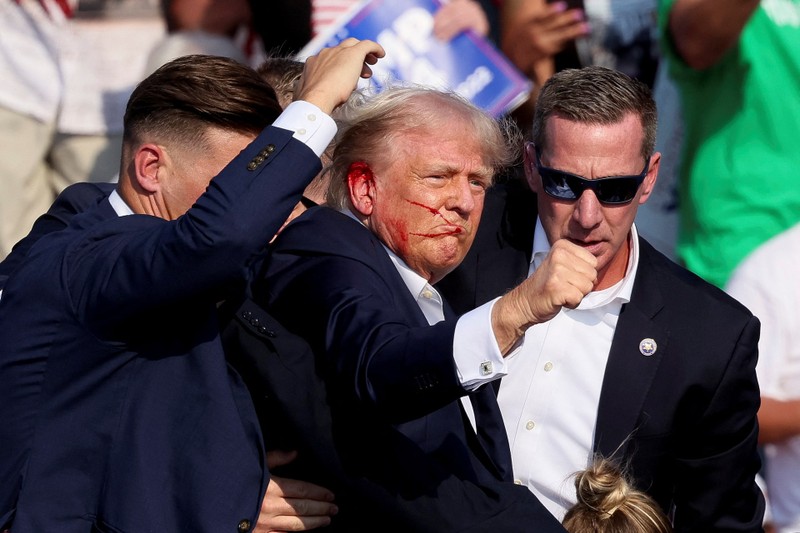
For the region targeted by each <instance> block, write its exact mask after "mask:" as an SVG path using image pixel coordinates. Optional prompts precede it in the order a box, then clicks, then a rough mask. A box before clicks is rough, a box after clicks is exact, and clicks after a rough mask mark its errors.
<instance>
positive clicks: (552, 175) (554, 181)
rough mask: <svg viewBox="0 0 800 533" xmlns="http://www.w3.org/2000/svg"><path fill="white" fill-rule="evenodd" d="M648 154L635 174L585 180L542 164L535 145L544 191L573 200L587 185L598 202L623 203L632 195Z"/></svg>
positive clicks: (644, 170)
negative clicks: (639, 170) (638, 171)
mask: <svg viewBox="0 0 800 533" xmlns="http://www.w3.org/2000/svg"><path fill="white" fill-rule="evenodd" d="M649 166H650V158H649V157H648V158H647V160H646V161H645V162H644V169H643V170H642V172H641V174H639V175H638V176H610V177H607V178H597V179H593V180H589V179H586V178H584V177H583V176H578V175H576V174H572V173H570V172H565V171H563V170H557V169H555V168H550V167H546V166H544V165H542V161H541V158H540V154H539V147H538V146H537V147H536V170H538V171H539V176H540V177H541V178H542V186H543V187H544V192H546V193H547V194H548V195H549V196H552V197H553V198H557V199H559V200H577V199H578V198H580V197H581V194H583V191H585V190H586V189H591V190H592V192H593V193H594V194H595V196H597V199H598V200H599V201H600V203H602V204H608V205H624V204H628V203H630V202H631V200H633V197H634V196H636V191H638V190H639V186H640V185H641V184H642V181H644V178H645V176H647V170H648V167H649Z"/></svg>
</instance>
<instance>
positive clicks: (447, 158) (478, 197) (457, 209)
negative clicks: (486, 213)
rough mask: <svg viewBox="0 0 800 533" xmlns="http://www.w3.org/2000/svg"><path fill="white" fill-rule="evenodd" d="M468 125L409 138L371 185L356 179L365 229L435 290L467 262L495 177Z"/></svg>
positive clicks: (376, 169)
mask: <svg viewBox="0 0 800 533" xmlns="http://www.w3.org/2000/svg"><path fill="white" fill-rule="evenodd" d="M482 153H483V151H482V149H481V146H480V143H479V142H478V140H477V139H475V136H474V134H472V133H471V130H470V128H468V127H466V125H458V124H450V125H449V126H448V128H447V133H445V132H444V131H443V130H442V129H441V128H434V127H431V128H430V129H429V130H427V131H423V132H414V133H406V134H404V135H400V136H398V137H397V139H396V140H395V141H393V144H392V148H391V154H387V156H386V157H385V158H383V159H385V161H375V162H372V163H371V166H370V168H369V170H370V173H369V176H368V177H367V178H358V176H355V177H354V176H353V173H351V175H350V179H349V184H350V190H351V200H352V201H353V205H354V206H355V207H356V210H357V211H359V212H360V213H361V214H362V215H364V216H365V224H366V225H367V226H368V227H369V228H370V229H372V231H374V232H375V233H376V234H377V235H378V237H379V238H380V239H381V241H383V243H384V244H385V245H386V246H387V247H388V248H389V249H390V250H392V251H393V252H394V253H395V254H397V255H398V256H399V257H400V258H401V259H403V261H404V262H405V263H406V264H407V265H408V266H409V267H410V268H411V269H412V270H414V271H415V272H416V273H418V274H419V275H421V276H422V277H423V278H425V279H427V280H429V281H430V282H431V283H435V282H436V281H438V280H439V279H441V278H442V277H443V276H444V275H445V274H447V273H448V272H450V271H451V270H453V269H454V268H455V267H456V266H458V264H459V263H461V261H462V260H463V259H464V256H465V255H466V253H467V251H468V250H469V247H470V245H472V241H473V240H474V238H475V231H476V230H477V227H478V222H479V221H480V217H481V212H482V210H483V200H484V195H485V193H486V188H487V187H488V185H489V184H490V182H491V178H492V172H491V170H490V169H489V168H487V167H486V166H485V165H484V163H483V159H482V156H481V154H482Z"/></svg>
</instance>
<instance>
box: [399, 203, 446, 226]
mask: <svg viewBox="0 0 800 533" xmlns="http://www.w3.org/2000/svg"><path fill="white" fill-rule="evenodd" d="M406 202H408V203H410V204H411V205H416V206H417V207H421V208H422V209H424V210H426V211H429V212H430V213H431V214H432V215H433V216H438V217H439V218H441V219H442V220H444V221H445V222H447V223H448V224H450V223H451V222H450V221H449V220H447V219H446V218H445V217H444V215H443V214H441V213H440V212H439V210H438V209H434V208H433V207H431V206H429V205H425V204H422V203H419V202H414V201H413V200H406Z"/></svg>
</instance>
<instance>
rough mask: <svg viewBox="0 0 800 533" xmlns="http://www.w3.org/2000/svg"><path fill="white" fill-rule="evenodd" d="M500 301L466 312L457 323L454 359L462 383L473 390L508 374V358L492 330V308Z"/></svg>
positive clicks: (493, 301)
mask: <svg viewBox="0 0 800 533" xmlns="http://www.w3.org/2000/svg"><path fill="white" fill-rule="evenodd" d="M497 300H499V298H495V299H494V300H492V301H490V302H487V303H485V304H483V305H482V306H480V307H478V308H477V309H473V310H472V311H470V312H468V313H465V314H463V315H462V316H461V318H459V319H458V322H457V323H456V331H455V336H454V338H453V359H455V362H456V369H457V370H458V377H459V379H460V380H461V385H462V386H463V387H464V388H465V389H466V390H469V391H473V390H475V389H477V388H478V387H480V386H481V385H483V384H485V383H488V382H490V381H494V380H495V379H497V378H499V377H502V376H505V375H506V373H507V369H506V360H505V358H504V357H503V354H501V353H500V347H499V346H498V345H497V339H495V336H494V331H493V330H492V308H493V307H494V304H495V302H496V301H497Z"/></svg>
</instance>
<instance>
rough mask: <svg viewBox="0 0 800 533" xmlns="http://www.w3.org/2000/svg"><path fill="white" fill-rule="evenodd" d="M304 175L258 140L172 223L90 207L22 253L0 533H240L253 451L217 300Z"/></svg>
mask: <svg viewBox="0 0 800 533" xmlns="http://www.w3.org/2000/svg"><path fill="white" fill-rule="evenodd" d="M268 145H273V147H274V151H272V152H271V154H270V155H269V157H268V158H267V159H266V160H265V161H263V163H261V164H258V165H255V168H253V165H249V166H248V163H250V162H252V161H253V160H254V158H255V156H256V155H258V153H259V152H261V151H262V150H263V149H264V148H265V147H266V146H268ZM256 161H258V160H256ZM319 168H320V163H319V159H318V158H317V157H316V156H315V155H314V154H313V152H312V151H311V150H310V149H309V148H308V147H306V146H305V145H303V144H302V143H299V142H298V141H295V140H293V139H292V138H291V132H288V131H285V130H281V129H279V128H272V127H269V128H267V129H265V130H264V132H262V134H261V135H260V136H259V137H258V138H257V139H256V140H255V141H254V142H253V143H252V144H251V145H250V146H248V147H247V148H246V149H245V150H244V151H243V152H242V153H241V154H240V155H239V156H237V157H236V158H235V159H234V160H233V161H232V162H231V163H230V164H229V165H228V166H227V167H226V168H225V169H224V170H223V171H222V172H221V173H220V175H219V176H217V177H216V178H214V180H212V182H211V184H210V185H209V187H208V190H207V191H206V193H205V194H204V195H203V196H201V197H200V199H199V200H198V201H197V203H196V204H195V205H194V206H193V207H192V208H191V209H190V210H189V211H188V212H187V213H186V215H184V216H182V217H180V218H179V219H178V220H176V221H165V220H162V219H159V218H155V217H150V216H142V215H131V216H126V217H118V216H117V215H116V214H115V213H114V211H113V209H112V208H111V205H110V204H109V203H108V200H103V201H101V202H100V203H99V204H98V205H97V206H95V207H92V208H90V209H89V210H87V211H86V212H85V213H82V214H80V215H76V216H75V217H74V218H73V219H72V221H71V224H70V226H69V227H68V228H66V229H64V230H63V231H56V232H52V233H50V234H48V235H46V236H44V237H42V238H41V239H40V240H39V241H38V242H36V243H35V244H34V245H33V246H32V247H31V249H30V250H29V252H28V253H27V255H26V257H25V261H24V262H22V264H21V265H20V266H19V267H17V268H16V269H15V270H14V271H13V272H12V273H11V275H10V277H9V278H8V280H7V281H6V283H5V286H4V289H3V295H2V298H1V299H0V383H2V386H0V443H1V444H0V446H1V447H2V450H3V453H2V454H0V479H1V480H2V483H0V524H8V523H11V524H12V530H13V531H14V532H15V533H26V532H34V531H36V532H39V531H59V532H72V531H132V532H133V531H137V532H138V531H156V530H158V531H208V532H213V533H217V532H220V531H228V530H229V531H234V530H236V529H237V528H241V529H242V530H246V529H248V528H249V527H250V526H251V525H254V524H255V521H256V518H257V516H258V513H259V509H260V503H261V499H262V497H263V494H264V491H265V489H266V484H267V481H268V473H267V471H266V468H265V465H264V449H263V444H262V439H261V433H260V430H259V427H258V421H257V419H256V415H255V413H254V410H253V404H252V401H251V399H250V397H249V394H248V392H247V390H246V388H245V387H244V385H243V383H242V381H241V379H240V378H239V376H238V374H237V373H236V372H234V371H233V370H232V369H231V368H230V367H229V366H228V365H227V363H226V361H225V358H224V356H223V352H222V346H221V342H220V335H219V329H218V325H217V314H216V311H217V309H216V303H217V302H218V301H220V300H222V299H223V298H225V297H226V296H228V295H230V294H237V293H238V292H239V291H241V289H242V285H243V283H244V282H245V281H246V279H247V275H248V269H249V268H250V266H251V263H252V262H254V261H256V260H258V259H259V258H260V257H261V256H262V255H263V252H264V251H265V249H266V244H267V243H268V241H269V239H270V238H271V236H272V235H273V234H274V233H275V231H276V230H277V229H278V228H279V227H280V226H281V224H282V223H283V221H284V220H285V218H286V217H287V216H288V214H289V212H290V211H291V210H292V208H293V207H294V205H295V204H296V202H297V201H298V199H299V198H300V195H301V194H302V191H303V189H304V188H305V186H306V184H307V183H308V182H309V181H310V180H311V179H312V178H313V177H314V176H315V175H316V173H317V172H318V171H319Z"/></svg>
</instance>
